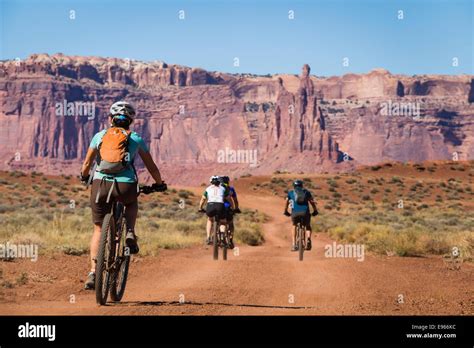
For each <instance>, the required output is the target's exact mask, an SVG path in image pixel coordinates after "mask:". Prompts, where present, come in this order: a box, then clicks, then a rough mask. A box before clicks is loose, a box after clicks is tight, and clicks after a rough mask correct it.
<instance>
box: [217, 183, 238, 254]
mask: <svg viewBox="0 0 474 348" xmlns="http://www.w3.org/2000/svg"><path fill="white" fill-rule="evenodd" d="M219 181H220V183H221V185H222V186H225V187H228V188H229V191H230V193H229V196H230V197H232V199H233V201H234V205H235V209H234V210H232V209H231V206H230V202H224V209H225V214H226V219H227V223H228V224H229V231H230V243H229V249H234V213H240V209H239V201H238V200H237V192H236V191H235V188H234V187H233V186H230V179H229V177H228V176H220V177H219Z"/></svg>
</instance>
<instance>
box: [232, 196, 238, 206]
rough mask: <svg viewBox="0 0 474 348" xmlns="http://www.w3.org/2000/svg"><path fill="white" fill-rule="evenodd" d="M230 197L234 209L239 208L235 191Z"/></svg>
mask: <svg viewBox="0 0 474 348" xmlns="http://www.w3.org/2000/svg"><path fill="white" fill-rule="evenodd" d="M232 199H233V200H234V204H235V209H239V200H238V199H237V193H234V195H233V196H232Z"/></svg>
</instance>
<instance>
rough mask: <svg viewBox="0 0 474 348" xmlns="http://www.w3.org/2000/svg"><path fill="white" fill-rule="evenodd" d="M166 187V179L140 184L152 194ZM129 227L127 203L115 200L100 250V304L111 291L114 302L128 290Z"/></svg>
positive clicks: (98, 290) (105, 225)
mask: <svg viewBox="0 0 474 348" xmlns="http://www.w3.org/2000/svg"><path fill="white" fill-rule="evenodd" d="M166 189H167V186H166V184H165V183H163V184H161V185H157V184H153V185H151V186H142V187H140V190H139V193H143V194H150V193H152V192H163V191H166ZM126 231H127V226H126V221H125V206H124V205H123V203H121V202H120V201H114V202H113V204H112V208H111V210H110V213H108V214H107V215H105V217H104V221H103V223H102V229H101V234H100V242H99V251H98V253H97V264H96V286H95V297H96V302H97V304H98V305H105V304H106V302H107V297H108V294H109V291H110V298H111V299H112V301H114V302H118V301H120V300H121V299H122V297H123V294H124V292H125V286H126V285H127V277H128V268H129V265H130V257H131V255H130V248H129V247H127V246H126V244H125V237H126Z"/></svg>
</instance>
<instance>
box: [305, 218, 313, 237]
mask: <svg viewBox="0 0 474 348" xmlns="http://www.w3.org/2000/svg"><path fill="white" fill-rule="evenodd" d="M305 226H306V239H311V232H312V231H313V230H312V229H311V215H310V214H309V213H308V214H307V215H306V216H305Z"/></svg>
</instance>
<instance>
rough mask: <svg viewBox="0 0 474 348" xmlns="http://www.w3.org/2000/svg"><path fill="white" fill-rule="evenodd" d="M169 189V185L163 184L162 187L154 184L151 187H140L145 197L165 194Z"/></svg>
mask: <svg viewBox="0 0 474 348" xmlns="http://www.w3.org/2000/svg"><path fill="white" fill-rule="evenodd" d="M167 189H168V185H166V184H165V182H163V183H162V184H161V185H158V184H156V183H155V184H153V185H151V186H141V187H140V193H143V194H145V195H148V194H150V193H152V192H164V191H166V190H167Z"/></svg>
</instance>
